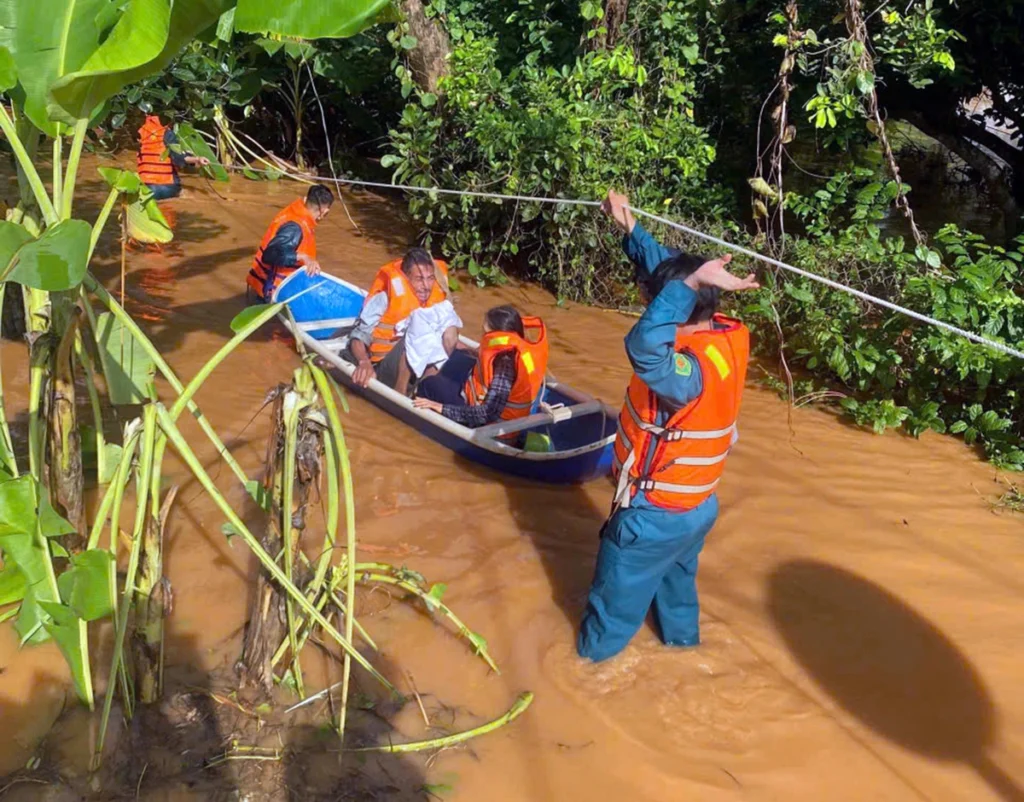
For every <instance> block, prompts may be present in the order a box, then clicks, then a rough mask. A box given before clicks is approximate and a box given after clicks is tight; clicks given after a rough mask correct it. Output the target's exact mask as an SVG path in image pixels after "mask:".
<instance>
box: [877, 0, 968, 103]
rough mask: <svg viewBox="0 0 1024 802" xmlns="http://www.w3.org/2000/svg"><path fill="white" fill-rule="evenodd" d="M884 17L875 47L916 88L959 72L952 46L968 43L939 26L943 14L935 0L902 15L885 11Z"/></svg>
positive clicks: (893, 10) (960, 35)
mask: <svg viewBox="0 0 1024 802" xmlns="http://www.w3.org/2000/svg"><path fill="white" fill-rule="evenodd" d="M881 17H882V22H883V26H882V28H881V30H880V31H879V32H878V33H877V34H876V35H875V37H874V38H873V42H874V45H875V48H876V49H877V51H878V53H879V55H880V57H881V58H882V59H883V60H884V62H885V63H886V64H887V65H889V66H890V67H891V68H892V69H894V70H896V71H897V72H899V73H900V74H902V75H903V76H905V77H906V79H907V81H908V82H909V83H910V85H911V86H913V87H914V88H915V89H922V88H924V87H926V86H928V85H929V84H932V83H934V81H935V77H936V76H937V75H939V74H941V73H952V72H953V71H954V70H955V69H956V60H955V59H954V57H953V55H952V53H951V52H950V46H951V45H953V44H954V43H955V42H956V41H960V42H963V41H966V40H965V37H964V36H963V34H961V33H959V32H957V31H955V30H952V29H949V28H943V27H941V26H940V25H939V20H938V17H939V14H938V11H937V9H936V8H935V7H934V4H933V3H932V2H931V0H927V2H924V3H911V4H909V5H908V6H907V7H906V11H905V13H902V14H901V13H900V12H899V11H898V10H896V9H892V10H889V11H883V12H882V14H881Z"/></svg>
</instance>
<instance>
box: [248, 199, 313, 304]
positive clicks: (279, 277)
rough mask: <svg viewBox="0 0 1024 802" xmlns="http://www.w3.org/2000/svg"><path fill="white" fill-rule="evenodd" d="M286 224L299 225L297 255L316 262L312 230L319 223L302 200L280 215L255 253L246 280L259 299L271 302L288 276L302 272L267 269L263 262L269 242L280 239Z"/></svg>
mask: <svg viewBox="0 0 1024 802" xmlns="http://www.w3.org/2000/svg"><path fill="white" fill-rule="evenodd" d="M285 223H296V224H298V226H299V228H301V229H302V241H301V242H300V243H299V247H298V249H297V253H298V254H301V255H303V256H306V257H308V258H309V259H316V236H315V235H314V234H313V229H314V228H316V220H314V219H313V215H312V213H311V212H310V211H309V209H307V208H306V202H305V201H304V200H302V198H299V199H297V200H295V201H293V202H292V203H291V204H289V205H288V206H286V207H285V208H284V209H282V210H281V211H279V212H278V213H277V215H276V216H275V217H274V219H273V220H271V221H270V226H269V227H268V228H267V232H266V233H265V234H264V235H263V241H262V242H260V247H259V249H258V250H257V251H256V257H255V258H254V259H253V262H252V269H251V270H250V271H249V275H248V276H246V279H245V280H246V283H247V284H248V285H249V286H250V287H251V288H252V289H253V291H255V292H256V293H258V294H259V295H260V297H261V298H264V299H266V300H269V298H270V296H271V294H272V293H273V292H274V290H275V289H277V286H278V285H279V284H280V283H281V282H282V281H284V280H285V279H286V278H288V276H290V275H291V274H292V273H294V272H295V271H296V270H298V269H299V265H298V264H294V265H268V264H267V263H266V262H264V261H263V251H264V249H265V248H266V247H267V246H268V245H269V244H270V241H271V240H272V239H273V238H274V237H275V236H276V235H277V232H278V230H279V229H280V228H281V226H283V225H284V224H285Z"/></svg>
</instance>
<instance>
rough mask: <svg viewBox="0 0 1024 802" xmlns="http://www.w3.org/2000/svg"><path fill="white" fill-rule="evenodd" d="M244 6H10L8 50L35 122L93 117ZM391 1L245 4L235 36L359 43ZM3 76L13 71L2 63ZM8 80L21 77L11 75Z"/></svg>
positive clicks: (86, 1) (206, 1)
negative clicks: (351, 39) (253, 33)
mask: <svg viewBox="0 0 1024 802" xmlns="http://www.w3.org/2000/svg"><path fill="white" fill-rule="evenodd" d="M235 6H236V2H235V0H0V47H5V48H7V49H8V50H9V51H10V53H11V56H12V57H13V64H14V67H15V69H16V73H17V75H18V77H19V79H20V86H19V87H18V95H19V99H20V97H21V95H22V94H23V98H24V100H23V102H24V106H25V112H26V114H27V115H28V117H29V119H31V120H32V122H33V123H34V124H35V125H36V126H37V127H38V128H40V129H42V130H43V131H45V132H46V133H49V134H51V135H52V134H54V133H55V132H56V131H57V126H56V123H55V121H60V122H64V123H71V122H73V121H74V120H76V119H82V118H87V117H92V116H93V115H94V114H96V113H98V112H99V111H100V109H102V107H103V105H104V103H105V102H106V101H107V100H109V99H110V98H111V97H112V96H113V95H115V94H116V93H117V92H119V91H121V89H123V88H124V87H125V86H127V85H129V84H132V83H134V82H136V81H139V80H141V79H142V78H145V77H147V76H149V75H152V74H154V73H157V72H159V71H160V70H162V69H163V68H164V67H165V66H167V64H168V63H169V62H170V61H171V60H172V59H173V58H174V57H175V56H176V55H177V54H178V52H179V51H180V50H181V49H182V48H183V47H184V46H185V45H186V44H188V42H189V41H191V40H192V39H193V38H195V36H196V35H198V34H199V33H201V32H202V31H203V30H205V29H207V28H210V27H211V26H213V25H215V24H216V23H217V21H218V20H219V19H220V18H221V16H222V15H223V14H224V13H225V12H228V11H230V10H231V9H232V8H234V7H235ZM389 8H390V0H291V1H290V2H282V1H281V0H241V2H238V3H237V9H236V14H235V20H234V23H235V27H236V28H237V29H238V30H244V31H258V32H261V33H270V34H277V35H287V36H293V37H300V38H310V39H312V38H320V37H346V36H353V35H355V34H357V33H359V32H360V31H362V30H363V29H364V28H367V27H369V26H370V25H372V24H373V23H374V22H375V21H376V19H377V18H378V17H379V16H380V15H381V13H382V12H384V11H387V10H389ZM0 67H4V65H3V64H0ZM0 72H3V73H5V74H8V75H10V74H12V71H11V70H10V69H9V68H7V67H4V69H3V70H0Z"/></svg>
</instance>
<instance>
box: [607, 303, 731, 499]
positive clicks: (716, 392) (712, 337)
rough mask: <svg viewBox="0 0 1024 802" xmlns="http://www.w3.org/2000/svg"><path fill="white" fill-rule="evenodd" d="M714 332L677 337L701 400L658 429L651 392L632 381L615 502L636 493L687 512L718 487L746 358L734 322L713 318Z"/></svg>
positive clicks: (618, 447) (622, 421) (619, 442)
mask: <svg viewBox="0 0 1024 802" xmlns="http://www.w3.org/2000/svg"><path fill="white" fill-rule="evenodd" d="M713 324H714V326H715V328H712V329H709V330H707V331H698V332H694V333H693V334H687V335H684V334H677V336H676V353H686V354H689V355H691V356H693V357H694V358H696V360H697V362H698V364H699V365H700V370H701V381H702V390H701V394H700V395H699V396H698V397H697V398H695V399H694V400H693V401H691V402H690V403H688V404H686V405H685V406H684V407H682V408H681V409H679V410H678V411H677V412H676V413H675V414H673V415H672V416H671V417H670V418H669V419H668V420H667V421H666V422H665V425H664V426H659V425H658V424H657V423H656V421H657V419H658V410H659V403H658V398H657V396H656V395H655V393H654V392H653V391H652V390H651V389H650V388H649V387H648V386H647V385H646V384H645V383H644V382H643V381H642V380H641V379H640V377H639V376H637V375H635V374H634V375H633V378H632V379H631V380H630V382H629V388H628V390H627V391H626V400H625V402H624V403H623V405H622V411H621V412H620V413H619V425H618V430H617V432H616V437H615V459H614V464H613V473H614V475H615V476H616V478H617V479H618V489H617V491H616V494H615V503H616V504H617V505H619V506H624V507H628V506H629V504H630V501H631V499H632V498H633V497H634V496H635V495H636V494H637V493H638V492H643V493H645V494H646V497H647V500H648V501H650V502H651V503H652V504H654V505H656V506H658V507H662V508H664V509H669V510H679V511H684V510H690V509H693V508H694V507H696V506H697V505H698V504H700V503H701V502H703V501H704V500H705V499H707V498H708V497H709V496H710V495H711V494H712V493H713V492H714V491H715V488H716V487H717V486H718V482H719V480H720V479H721V477H722V472H723V470H724V468H725V460H726V457H728V455H729V450H730V449H731V448H732V445H733V443H735V442H736V419H737V417H738V415H739V409H740V401H741V399H742V397H743V384H744V381H745V380H746V375H747V362H748V360H749V357H750V332H749V331H748V330H747V328H746V326H744V325H743V324H742V323H740V322H739V321H738V320H732V319H730V318H727V317H725V316H723V315H715V317H714V318H713Z"/></svg>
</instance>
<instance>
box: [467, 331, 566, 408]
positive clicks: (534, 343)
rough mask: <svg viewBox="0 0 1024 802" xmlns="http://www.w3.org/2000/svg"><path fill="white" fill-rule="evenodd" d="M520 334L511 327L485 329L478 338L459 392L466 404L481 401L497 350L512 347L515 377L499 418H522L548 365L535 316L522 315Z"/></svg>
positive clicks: (545, 342) (543, 335) (545, 345)
mask: <svg viewBox="0 0 1024 802" xmlns="http://www.w3.org/2000/svg"><path fill="white" fill-rule="evenodd" d="M523 333H524V334H525V337H520V336H519V335H518V334H516V333H515V332H512V331H489V332H487V333H486V334H484V336H483V339H482V340H481V342H480V356H479V358H478V359H477V362H476V366H475V367H474V368H473V372H472V373H470V374H469V378H468V379H466V384H465V386H464V388H463V391H462V392H463V395H464V396H465V398H466V403H467V404H469V405H470V406H476V405H477V404H482V403H483V402H484V398H486V397H487V389H488V388H489V387H490V386H491V380H492V379H493V378H494V360H495V358H496V357H497V356H498V355H499V354H503V353H505V352H507V351H515V354H516V380H515V383H514V384H513V385H512V391H511V392H510V393H509V395H508V401H506V402H505V406H504V408H503V409H502V410H501V419H502V420H516V419H517V418H525V417H526V416H527V415H529V414H530V412H531V411H532V409H533V405H534V403H535V402H536V401H537V398H538V397H539V396H540V393H541V389H542V388H543V387H544V375H545V373H546V372H547V369H548V334H547V329H546V328H545V326H544V321H542V320H541V319H540V318H539V317H523Z"/></svg>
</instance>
